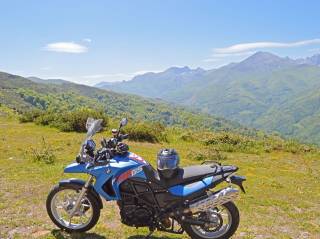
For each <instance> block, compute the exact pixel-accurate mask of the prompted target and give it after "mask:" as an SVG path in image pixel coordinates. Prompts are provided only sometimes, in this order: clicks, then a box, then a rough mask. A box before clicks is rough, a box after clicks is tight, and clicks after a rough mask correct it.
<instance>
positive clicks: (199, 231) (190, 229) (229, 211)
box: [182, 202, 240, 239]
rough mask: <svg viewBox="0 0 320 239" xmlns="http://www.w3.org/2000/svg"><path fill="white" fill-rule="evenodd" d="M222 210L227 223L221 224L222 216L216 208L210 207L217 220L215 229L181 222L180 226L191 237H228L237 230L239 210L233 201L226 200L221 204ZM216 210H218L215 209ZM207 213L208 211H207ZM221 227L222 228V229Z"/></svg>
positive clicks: (211, 238) (222, 221)
mask: <svg viewBox="0 0 320 239" xmlns="http://www.w3.org/2000/svg"><path fill="white" fill-rule="evenodd" d="M221 208H223V211H224V212H225V214H226V215H227V217H226V218H228V220H229V221H228V224H223V223H224V219H223V217H222V216H221V215H220V214H222V213H220V214H218V213H217V212H215V210H216V209H212V213H213V214H215V219H216V220H217V221H218V222H217V224H219V225H217V228H216V229H211V230H210V229H209V228H203V227H200V226H195V225H190V224H187V223H183V224H182V227H183V229H184V230H185V231H186V233H187V234H188V235H189V236H190V237H191V238H192V239H228V238H230V237H231V236H232V235H233V234H234V233H235V232H236V230H237V228H238V226H239V221H240V216H239V210H238V208H237V207H236V205H235V204H234V203H233V202H228V203H226V204H223V205H222V206H221ZM220 210H221V209H220ZM217 211H218V210H217ZM207 213H208V212H207ZM222 229H223V230H222Z"/></svg>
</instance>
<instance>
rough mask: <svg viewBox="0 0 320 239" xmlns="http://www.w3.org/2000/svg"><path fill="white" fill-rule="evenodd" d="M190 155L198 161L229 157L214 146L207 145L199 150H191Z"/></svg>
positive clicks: (218, 159)
mask: <svg viewBox="0 0 320 239" xmlns="http://www.w3.org/2000/svg"><path fill="white" fill-rule="evenodd" d="M188 157H190V158H192V159H194V160H197V161H202V162H204V161H217V162H220V161H223V160H226V159H227V156H226V155H224V154H222V153H221V152H220V151H219V150H217V149H215V148H212V147H205V148H202V149H198V150H191V151H190V153H189V154H188Z"/></svg>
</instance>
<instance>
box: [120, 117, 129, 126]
mask: <svg viewBox="0 0 320 239" xmlns="http://www.w3.org/2000/svg"><path fill="white" fill-rule="evenodd" d="M127 124H128V119H127V118H122V120H121V121H120V127H123V126H126V125H127Z"/></svg>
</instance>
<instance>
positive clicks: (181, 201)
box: [46, 118, 245, 239]
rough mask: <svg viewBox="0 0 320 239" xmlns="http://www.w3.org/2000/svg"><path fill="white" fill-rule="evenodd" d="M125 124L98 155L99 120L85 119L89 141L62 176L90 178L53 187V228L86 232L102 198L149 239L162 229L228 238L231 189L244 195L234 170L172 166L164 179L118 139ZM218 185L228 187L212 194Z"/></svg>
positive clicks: (235, 215)
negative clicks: (146, 234)
mask: <svg viewBox="0 0 320 239" xmlns="http://www.w3.org/2000/svg"><path fill="white" fill-rule="evenodd" d="M127 122H128V121H127V119H125V118H124V119H122V120H121V122H120V126H119V129H118V130H113V132H112V133H113V137H112V138H110V139H109V140H106V139H103V140H102V142H101V145H102V147H101V148H100V149H98V150H96V144H95V142H94V141H93V140H92V137H93V135H94V134H95V133H97V132H98V131H100V130H101V128H102V127H101V124H102V120H95V119H92V118H89V119H88V120H87V123H86V128H87V136H86V138H85V140H84V143H83V144H82V145H81V148H80V152H79V155H78V156H77V158H76V162H74V163H72V164H70V165H68V166H67V167H66V168H65V169H64V172H65V173H85V174H88V175H89V178H88V180H87V181H83V180H80V179H73V178H72V179H66V180H62V181H60V182H59V183H58V184H57V185H56V186H54V187H53V188H52V190H51V191H50V193H49V195H48V197H47V201H46V207H47V212H48V215H49V216H50V218H51V220H52V221H53V223H54V224H56V225H57V226H58V227H59V228H61V229H63V230H65V231H67V232H85V231H88V230H90V229H91V228H92V227H94V226H95V225H96V223H97V222H98V220H99V216H100V210H101V209H102V208H103V203H102V199H101V198H103V199H105V200H106V201H116V202H117V205H118V207H119V209H120V216H121V221H122V223H124V224H126V225H128V226H132V227H136V228H138V227H148V228H149V230H150V233H149V235H148V236H147V237H149V236H150V235H151V234H152V233H153V232H154V231H155V230H160V231H165V232H169V233H175V234H182V233H184V232H186V233H187V234H188V235H189V236H190V237H191V238H193V239H226V238H230V237H231V236H232V235H233V234H234V233H235V231H236V230H237V228H238V225H239V219H240V218H239V211H238V209H237V207H236V206H235V204H234V203H233V201H234V200H235V199H236V198H237V197H238V195H239V190H238V189H236V188H234V187H233V186H232V185H233V184H234V185H237V186H239V188H240V189H241V190H242V191H243V192H245V191H244V188H243V185H242V184H243V181H244V180H245V178H244V177H241V176H237V175H235V173H236V171H237V170H238V168H237V167H236V166H222V165H220V164H218V163H215V162H205V163H204V164H202V165H197V166H189V167H184V168H182V167H181V168H180V167H176V168H174V169H172V172H171V171H170V169H167V171H169V173H171V174H170V176H166V174H164V173H163V172H162V171H161V170H159V164H160V163H159V162H158V169H154V168H153V167H152V166H151V165H150V164H149V163H148V162H147V161H145V160H144V159H143V158H142V157H140V156H138V155H136V154H134V153H132V152H129V147H128V145H126V144H125V143H123V142H122V141H123V140H125V139H126V138H127V137H128V135H125V134H121V129H122V127H124V126H125V125H126V124H127ZM165 152H166V153H168V152H170V151H165ZM165 156H166V155H165ZM166 157H167V156H166ZM175 157H176V154H175ZM168 162H170V161H168ZM222 182H227V183H228V186H226V187H225V188H222V189H219V190H214V188H215V187H216V186H217V185H218V184H220V183H222Z"/></svg>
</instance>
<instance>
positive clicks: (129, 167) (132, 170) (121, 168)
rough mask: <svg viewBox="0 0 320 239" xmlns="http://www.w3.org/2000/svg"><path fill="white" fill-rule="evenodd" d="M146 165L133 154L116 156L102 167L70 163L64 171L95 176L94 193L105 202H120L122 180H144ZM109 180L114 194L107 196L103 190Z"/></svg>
mask: <svg viewBox="0 0 320 239" xmlns="http://www.w3.org/2000/svg"><path fill="white" fill-rule="evenodd" d="M146 164H148V163H147V162H146V161H145V160H143V159H142V158H141V157H139V156H138V155H136V154H134V153H128V154H127V155H125V156H116V157H114V158H113V159H111V160H110V163H109V164H106V165H103V166H96V167H89V168H88V164H78V163H72V164H70V165H68V166H67V167H66V168H65V169H64V172H65V173H88V174H90V175H93V176H95V178H96V181H95V184H94V185H93V186H94V189H95V191H96V192H97V193H98V194H100V195H101V196H102V197H104V198H105V199H106V200H120V199H121V198H120V191H119V186H120V184H121V182H123V181H124V180H126V179H128V178H130V177H132V176H134V177H140V178H143V179H145V178H146V176H145V174H144V172H143V170H142V166H143V165H146ZM109 179H110V180H111V185H112V187H113V190H114V193H111V194H107V193H106V192H105V191H104V190H103V186H104V184H105V183H106V182H107V181H108V180H109Z"/></svg>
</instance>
